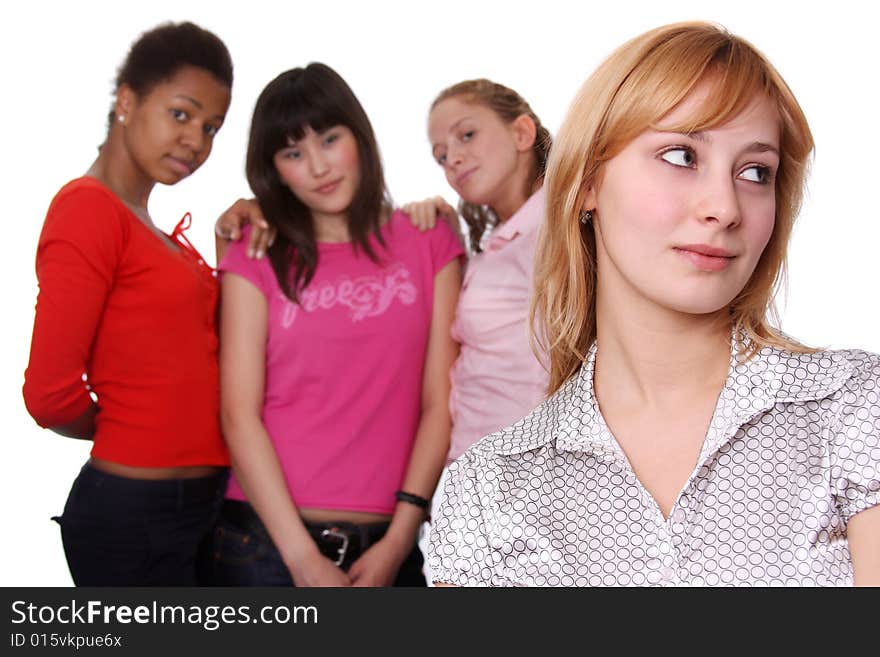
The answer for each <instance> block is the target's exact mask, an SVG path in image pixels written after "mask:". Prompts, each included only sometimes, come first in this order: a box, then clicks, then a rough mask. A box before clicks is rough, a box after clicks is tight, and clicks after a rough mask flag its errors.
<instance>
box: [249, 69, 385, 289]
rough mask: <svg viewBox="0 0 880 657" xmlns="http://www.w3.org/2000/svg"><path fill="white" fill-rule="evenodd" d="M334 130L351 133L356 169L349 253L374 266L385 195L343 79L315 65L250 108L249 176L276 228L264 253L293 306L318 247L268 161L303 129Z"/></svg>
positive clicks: (366, 132) (277, 82)
mask: <svg viewBox="0 0 880 657" xmlns="http://www.w3.org/2000/svg"><path fill="white" fill-rule="evenodd" d="M339 125H343V126H346V127H347V128H348V129H349V130H351V132H352V134H353V135H354V137H355V140H356V142H357V148H358V162H359V166H360V185H359V186H358V189H357V191H356V192H355V195H354V198H353V199H352V202H351V206H350V207H349V208H348V230H349V234H350V235H351V240H352V244H353V246H354V248H355V249H363V251H364V253H366V255H367V257H369V258H370V259H371V260H373V261H374V262H378V257H377V255H376V253H375V251H374V250H373V248H371V246H370V243H369V238H370V236H371V235H374V236H375V237H376V239H377V241H378V242H379V244H381V245H382V246H384V241H383V240H382V236H381V234H380V232H379V229H380V227H381V225H382V218H383V216H384V215H385V214H386V213H387V212H389V211H390V209H391V198H390V196H389V194H388V191H387V189H386V187H385V176H384V173H383V171H382V159H381V157H380V154H379V146H378V145H377V144H376V137H375V135H374V133H373V127H372V126H371V125H370V120H369V119H368V118H367V114H366V112H364V108H363V107H362V106H361V104H360V102H359V101H358V99H357V97H355V95H354V92H352V90H351V88H350V87H349V86H348V84H346V82H345V80H343V79H342V78H341V77H340V76H339V74H338V73H336V71H334V70H333V69H331V68H330V67H329V66H327V65H325V64H320V63H314V62H313V63H311V64H309V65H308V66H306V67H305V68H295V69H292V70H289V71H285V72H284V73H282V74H281V75H279V76H278V77H276V78H275V79H274V80H272V82H270V83H269V84H268V85H267V86H266V88H265V89H263V91H262V93H261V94H260V97H259V98H258V99H257V105H256V107H255V108H254V116H253V119H252V121H251V132H250V140H249V142H248V150H247V164H246V166H245V169H246V172H247V179H248V183H249V184H250V187H251V190H252V191H253V193H254V195H255V196H256V197H257V201H258V202H259V204H260V209H261V210H262V211H263V215H264V216H265V217H266V220H267V221H269V222H270V223H272V225H274V226H275V228H276V229H277V231H278V235H277V237H276V239H275V242H274V243H273V244H272V246H270V247H269V250H268V256H269V260H270V262H271V263H272V269H273V270H274V271H275V276H276V277H277V279H278V284H279V285H280V286H281V289H282V290H283V291H284V294H285V295H287V297H288V298H289V299H290V300H291V301H294V302H297V301H298V300H299V298H298V295H299V293H300V292H301V291H302V290H303V289H305V287H307V286H308V284H309V282H310V281H311V280H312V277H313V276H314V275H315V269H316V268H317V266H318V245H317V241H316V239H315V228H314V225H313V223H312V214H311V211H310V210H309V208H308V206H306V205H305V204H304V203H303V202H302V201H300V200H299V199H298V198H297V197H296V196H295V195H294V194H292V193H291V192H290V190H289V189H288V188H287V187H286V186H285V185H284V184H283V183H282V182H281V179H280V178H279V176H278V171H277V170H276V168H275V162H274V157H275V154H276V153H277V152H278V151H280V150H282V149H284V148H286V147H288V146H289V145H290V142H291V141H298V140H300V139H302V137H303V136H304V135H305V132H306V129H307V128H311V129H312V130H314V131H315V132H319V133H320V132H323V131H325V130H327V129H329V128H332V127H334V126H339Z"/></svg>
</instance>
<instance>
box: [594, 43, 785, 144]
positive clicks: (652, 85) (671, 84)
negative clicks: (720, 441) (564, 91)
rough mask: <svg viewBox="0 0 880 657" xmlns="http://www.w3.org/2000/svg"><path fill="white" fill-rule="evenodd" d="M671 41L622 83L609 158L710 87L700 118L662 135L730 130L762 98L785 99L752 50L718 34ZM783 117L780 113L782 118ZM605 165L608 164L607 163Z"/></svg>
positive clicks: (652, 52)
mask: <svg viewBox="0 0 880 657" xmlns="http://www.w3.org/2000/svg"><path fill="white" fill-rule="evenodd" d="M676 36H677V35H674V34H673V35H668V36H667V38H666V39H665V40H663V41H662V42H661V43H659V44H654V47H653V48H651V49H650V50H649V51H648V52H646V53H644V57H643V59H641V61H640V62H638V64H637V65H636V66H635V68H634V69H633V70H632V71H631V72H630V75H628V76H627V77H626V79H625V80H624V81H623V82H622V84H621V85H620V87H619V88H618V90H617V93H616V94H615V96H616V97H615V99H614V101H613V104H612V106H611V107H610V108H609V110H610V111H609V115H608V119H609V120H608V122H607V124H606V125H607V126H608V127H610V128H611V131H610V132H611V134H614V135H615V137H616V138H615V139H614V140H613V141H614V142H615V143H614V145H613V146H611V144H609V146H611V149H610V150H611V151H613V152H606V157H608V156H611V157H613V155H615V154H616V151H619V149H621V148H623V146H624V145H625V144H626V143H628V142H629V141H631V140H632V139H634V138H635V137H636V136H638V135H639V134H641V133H642V132H643V131H645V130H647V129H655V130H658V129H660V128H659V124H660V122H661V121H662V120H663V118H664V117H666V116H667V115H668V114H669V113H670V112H672V111H673V110H674V109H675V108H676V107H677V106H678V105H679V104H680V103H681V102H682V101H683V100H684V99H685V98H687V97H688V96H689V95H690V94H691V93H692V92H693V91H694V90H695V89H696V88H697V87H699V86H702V85H706V86H707V87H708V89H707V93H706V97H705V101H704V102H703V103H701V104H700V105H699V106H698V107H697V108H696V109H695V111H694V113H693V114H692V115H691V116H689V117H687V118H686V119H684V120H683V121H681V122H679V123H678V124H676V125H669V124H664V125H663V127H662V130H668V131H674V132H683V133H690V132H699V131H702V130H709V129H712V128H717V127H718V126H721V125H724V124H725V123H727V122H728V121H730V120H731V119H733V118H734V117H736V116H737V115H739V114H740V113H741V112H742V111H743V110H745V109H746V108H747V107H748V106H749V105H750V104H751V103H752V102H753V101H754V100H755V98H756V97H760V96H764V97H768V98H771V99H773V100H774V101H775V104H776V105H777V106H779V105H780V104H781V103H780V100H781V99H780V97H779V93H778V90H777V89H776V85H775V84H774V80H771V77H770V76H771V75H772V72H771V71H770V70H768V65H767V63H766V62H765V61H764V60H763V58H762V57H761V56H760V55H759V54H758V53H757V52H756V51H755V50H754V49H752V48H751V47H749V46H748V44H746V43H744V42H741V41H740V40H738V39H735V38H731V37H730V36H729V35H727V34H725V33H723V32H719V31H716V30H711V31H706V32H705V33H704V34H701V35H699V37H700V38H694V35H693V34H692V33H691V34H688V35H684V34H682V35H681V38H676ZM782 113H783V112H782V111H780V114H782ZM603 159H604V158H603Z"/></svg>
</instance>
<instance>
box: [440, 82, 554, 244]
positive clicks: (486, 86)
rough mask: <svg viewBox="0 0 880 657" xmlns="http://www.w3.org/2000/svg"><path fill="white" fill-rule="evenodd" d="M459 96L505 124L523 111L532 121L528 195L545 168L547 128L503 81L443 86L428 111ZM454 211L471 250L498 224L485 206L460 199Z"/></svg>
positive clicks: (547, 151)
mask: <svg viewBox="0 0 880 657" xmlns="http://www.w3.org/2000/svg"><path fill="white" fill-rule="evenodd" d="M459 97H461V98H462V100H464V101H465V102H467V103H471V104H478V105H483V106H484V107H488V108H489V109H490V110H492V111H493V112H495V114H497V115H498V117H499V118H500V119H501V120H502V121H504V122H505V123H512V122H513V121H515V120H516V119H517V118H519V117H520V116H522V115H523V114H525V115H526V116H528V117H529V118H530V119H532V121H533V122H534V123H535V143H534V145H533V146H532V155H533V156H534V162H533V164H532V173H531V175H530V176H529V179H528V181H527V185H526V190H525V191H526V195H527V196H530V195H531V190H532V188H533V187H534V186H535V184H536V183H537V182H538V181H540V180H541V179H542V178H543V177H544V172H545V171H546V169H547V156H548V153H549V152H550V144H551V143H552V138H551V136H550V131H549V130H547V128H545V127H544V126H543V124H542V123H541V120H540V119H539V118H538V115H537V114H535V112H534V111H533V110H532V108H531V106H530V105H529V104H528V103H527V102H526V101H525V99H524V98H523V97H522V96H520V95H519V94H518V93H517V92H515V91H514V90H513V89H510V88H509V87H505V86H504V85H503V84H498V83H497V82H492V81H491V80H486V79H485V78H480V79H477V80H465V81H463V82H459V83H457V84H454V85H452V86H451V87H447V88H446V89H444V90H443V91H441V92H440V93H439V94H438V95H437V97H436V98H435V99H434V102H433V103H431V110H433V109H434V108H435V107H437V105H439V104H440V103H441V102H443V101H444V100H447V99H448V98H459ZM458 212H459V214H461V216H462V218H463V219H464V221H465V223H466V224H467V226H468V233H469V237H470V244H471V249H472V250H473V251H474V253H479V252H480V251H481V248H480V241H481V240H482V238H483V234H484V233H485V232H486V230H487V229H489V228H491V227H492V226H494V225H495V224H497V223H498V217H497V216H496V215H495V211H494V210H492V208H490V207H489V206H487V205H477V204H475V203H468V202H467V201H465V200H464V199H460V200H459V203H458Z"/></svg>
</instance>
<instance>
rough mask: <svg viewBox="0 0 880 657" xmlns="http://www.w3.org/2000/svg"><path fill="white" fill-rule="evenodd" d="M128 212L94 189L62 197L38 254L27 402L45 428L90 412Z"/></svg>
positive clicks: (68, 191)
mask: <svg viewBox="0 0 880 657" xmlns="http://www.w3.org/2000/svg"><path fill="white" fill-rule="evenodd" d="M122 213H124V209H123V208H122V206H120V204H119V201H118V200H116V199H115V197H113V196H112V194H111V193H110V192H109V191H108V190H105V189H103V188H102V187H99V186H97V185H93V184H89V183H79V184H77V183H73V184H72V185H71V186H69V187H67V188H65V189H63V190H62V191H61V192H59V193H58V195H57V196H56V197H55V199H54V200H53V201H52V204H51V205H50V207H49V211H48V213H47V215H46V220H45V222H44V224H43V230H42V233H41V234H40V241H39V244H38V246H37V261H36V270H37V281H38V283H39V294H38V296H37V308H36V316H35V319H34V331H33V335H32V339H31V352H30V359H29V362H28V367H27V370H26V372H25V383H24V388H23V395H24V400H25V405H26V406H27V409H28V412H29V413H30V414H31V416H32V417H33V418H34V419H35V420H36V422H37V424H39V425H40V426H42V427H53V426H58V425H61V424H66V423H68V422H71V421H73V420H75V419H76V418H77V417H79V416H80V415H82V413H84V412H85V411H86V409H87V408H88V407H89V405H90V404H91V399H90V397H89V394H88V389H87V388H86V383H85V382H84V380H83V375H84V374H85V373H86V368H87V364H88V361H89V357H90V353H91V348H92V344H93V342H94V339H95V334H96V332H97V330H98V325H99V323H100V320H101V316H102V313H103V309H104V305H105V303H106V300H107V296H108V295H109V294H110V291H111V289H112V287H113V284H114V280H115V275H116V270H117V266H118V264H119V262H120V260H121V258H122V257H123V253H124V249H125V243H126V241H127V236H128V229H129V226H128V225H127V223H126V221H125V218H124V216H123V214H122Z"/></svg>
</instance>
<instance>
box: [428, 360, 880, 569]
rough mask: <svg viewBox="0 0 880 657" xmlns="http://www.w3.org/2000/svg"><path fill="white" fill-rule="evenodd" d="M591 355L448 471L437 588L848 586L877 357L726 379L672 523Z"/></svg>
mask: <svg viewBox="0 0 880 657" xmlns="http://www.w3.org/2000/svg"><path fill="white" fill-rule="evenodd" d="M595 349H596V348H595V346H594V347H593V349H592V350H591V352H590V354H589V357H588V359H587V361H586V363H585V364H584V365H583V366H582V367H581V369H580V371H579V373H578V374H576V375H575V376H573V377H572V378H571V379H570V380H569V381H568V382H566V383H565V385H564V386H563V387H562V388H561V389H560V390H559V391H557V393H556V394H554V395H553V396H551V397H550V398H549V399H548V400H547V401H545V402H544V403H543V404H541V405H540V406H539V407H538V408H536V409H535V410H534V411H533V412H532V413H531V414H529V415H528V416H526V417H525V418H523V419H522V420H520V421H519V422H517V423H516V424H514V425H512V426H510V427H508V428H506V429H503V430H501V431H499V432H496V433H494V434H491V435H489V436H486V437H485V438H483V439H482V440H481V441H479V442H478V443H476V444H475V445H474V446H473V447H471V449H469V450H468V451H467V452H466V453H465V454H464V455H463V456H462V457H461V458H459V459H458V460H456V461H455V462H454V463H453V464H452V465H451V466H450V468H449V476H448V477H447V479H446V482H445V485H444V487H443V491H442V493H441V500H442V501H441V504H440V507H439V509H438V511H437V513H436V514H435V518H434V521H433V527H432V533H431V540H430V547H429V564H430V569H431V571H432V572H433V574H434V577H433V579H434V581H437V582H446V583H449V584H457V585H460V586H603V585H604V586H642V585H665V586H675V585H679V586H681V585H685V586H688V585H692V586H716V585H758V586H783V585H808V586H809V585H849V584H852V581H853V572H852V562H851V559H850V553H849V546H848V543H847V538H846V526H847V522H848V521H849V519H850V518H852V516H854V515H855V514H856V513H858V512H860V511H862V510H864V509H867V508H869V507H872V506H874V505H876V504H880V357H878V356H877V355H875V354H870V353H866V352H863V351H823V352H818V353H814V354H797V353H791V352H787V351H781V350H777V349H771V348H764V349H762V350H761V351H760V352H759V353H758V355H756V356H755V357H754V358H753V359H751V360H748V361H744V360H743V359H742V358H740V357H739V356H738V355H737V354H736V352H735V351H734V350H733V349H732V350H731V368H730V372H729V374H728V377H727V381H726V383H725V385H724V387H723V389H722V391H721V395H720V396H719V399H718V403H717V406H716V408H715V412H714V415H713V417H712V420H711V423H710V426H709V430H708V432H707V435H706V438H705V441H704V444H703V447H702V450H701V452H700V456H699V459H698V461H697V464H696V467H695V468H694V470H693V472H692V474H691V475H690V477H689V479H688V481H687V483H686V484H685V486H684V488H683V489H682V491H681V493H680V494H679V497H678V499H677V500H676V502H675V504H674V506H673V508H672V511H671V513H670V514H669V517H668V518H664V517H663V515H662V514H661V512H660V509H659V507H658V506H657V504H656V502H655V501H654V499H653V498H652V497H651V495H650V494H649V493H648V492H647V491H646V490H645V489H644V488H643V487H642V485H641V484H640V483H639V481H638V479H637V478H636V476H635V474H634V473H633V471H632V468H631V467H630V465H629V462H628V461H627V459H626V456H625V455H624V453H623V451H622V450H621V448H620V446H619V445H618V444H617V442H616V440H615V439H614V437H613V436H612V435H611V432H610V431H609V429H608V427H607V426H606V424H605V421H604V420H603V419H602V415H601V413H600V411H599V407H598V404H597V403H596V398H595V396H594V394H593V364H594V362H595Z"/></svg>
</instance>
